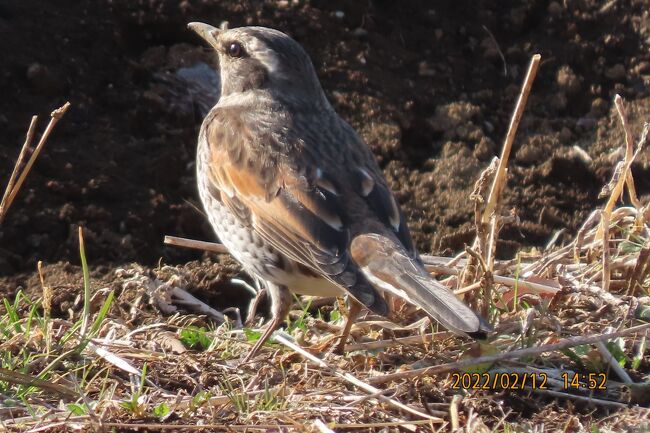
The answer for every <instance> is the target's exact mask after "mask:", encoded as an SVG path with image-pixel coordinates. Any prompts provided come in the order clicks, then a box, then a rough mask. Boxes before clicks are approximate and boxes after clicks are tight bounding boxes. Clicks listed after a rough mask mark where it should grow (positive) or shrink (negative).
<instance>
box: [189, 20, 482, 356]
mask: <svg viewBox="0 0 650 433" xmlns="http://www.w3.org/2000/svg"><path fill="white" fill-rule="evenodd" d="M188 27H189V28H190V29H191V30H193V31H194V32H196V33H197V34H198V35H199V36H200V37H201V38H202V39H203V40H204V41H205V42H207V44H208V45H209V46H210V48H211V49H212V50H214V51H215V52H216V54H217V56H218V63H219V75H220V78H221V93H220V98H219V100H218V102H217V104H216V105H215V106H214V107H213V108H212V109H211V110H210V111H209V112H208V114H207V115H206V116H205V118H204V120H203V122H202V125H201V128H200V131H199V138H198V145H197V157H196V174H197V184H198V191H199V196H200V199H201V201H202V203H203V206H204V209H205V213H206V215H207V217H208V219H209V222H210V224H211V226H212V228H213V229H214V231H215V233H216V235H217V236H218V238H219V240H220V241H221V242H222V243H223V244H224V245H225V246H226V248H227V249H228V251H229V253H230V254H231V255H232V256H233V257H234V258H235V259H236V260H237V261H238V262H239V263H240V264H241V266H242V268H243V270H244V271H245V272H247V273H248V274H249V275H251V276H252V277H253V278H255V279H257V280H258V281H261V282H263V283H264V285H265V286H266V289H267V291H268V294H269V295H270V299H271V319H270V321H269V323H268V325H267V327H266V329H265V331H264V333H263V334H262V336H261V337H260V338H259V339H258V340H257V342H256V344H255V345H254V346H253V348H252V349H251V350H250V352H249V353H248V355H247V356H246V357H245V358H244V362H246V361H248V360H250V359H252V357H253V356H254V355H255V354H257V352H258V351H259V349H260V347H262V345H263V344H264V343H265V342H266V341H267V340H268V338H269V337H270V336H271V335H272V333H273V331H275V330H276V329H277V328H278V327H280V326H281V324H282V322H283V321H284V319H285V318H286V316H287V314H288V312H289V309H290V307H291V305H292V296H293V295H292V294H299V295H313V296H321V297H326V296H327V297H329V296H344V295H347V296H348V301H349V305H350V306H349V311H348V315H347V318H346V323H345V325H344V327H343V331H342V333H341V336H340V340H339V346H338V348H339V349H343V348H344V345H345V342H346V340H347V337H348V334H349V332H350V328H351V326H352V324H353V323H354V321H355V319H356V318H357V316H358V314H359V313H360V312H361V311H362V308H363V307H365V308H366V309H368V310H370V311H372V312H373V313H376V314H379V315H381V316H387V315H388V314H389V305H388V302H387V301H386V298H387V297H390V296H397V297H399V298H402V299H403V300H405V301H406V302H409V303H411V304H413V305H415V306H417V307H420V308H421V309H422V310H424V311H425V312H426V313H427V314H428V315H429V316H431V317H432V318H433V319H435V320H436V321H438V322H439V323H441V324H442V325H443V326H444V327H445V328H447V329H448V330H450V331H452V332H454V333H456V334H459V335H462V336H469V337H473V338H478V339H482V338H485V337H486V335H487V334H488V333H489V332H490V330H491V327H490V325H489V324H488V323H487V322H486V321H485V320H484V319H483V318H481V317H480V316H479V315H477V314H476V313H475V312H474V311H473V310H472V309H471V308H469V307H468V306H467V305H465V304H464V303H463V302H462V301H461V300H459V299H458V298H457V297H456V296H455V295H454V294H453V292H452V291H451V290H450V289H448V288H447V287H445V286H443V285H442V284H441V283H439V282H438V281H437V280H435V279H434V278H433V277H432V276H431V275H430V274H429V273H428V272H427V271H426V270H425V268H424V265H423V263H422V261H421V259H420V256H419V254H418V252H417V250H416V247H415V245H414V242H413V240H412V238H411V234H410V232H409V229H408V226H407V222H406V219H405V215H404V212H403V211H402V210H401V208H400V206H399V204H398V202H397V200H396V199H395V196H394V195H393V193H392V192H391V190H390V188H389V186H388V184H387V182H386V179H385V178H384V175H383V173H382V171H381V169H380V167H379V165H378V164H377V162H376V160H375V157H374V156H373V154H372V151H371V150H370V148H369V147H368V145H367V144H366V143H365V142H364V141H363V140H362V138H361V137H360V136H359V135H358V134H357V133H356V132H355V130H354V129H353V128H352V127H351V126H350V125H349V124H348V123H347V122H345V121H344V120H343V119H342V118H341V117H339V115H338V114H337V113H336V111H335V110H334V108H333V107H332V105H331V104H330V103H329V101H328V100H327V97H326V95H325V93H324V91H323V88H322V86H321V84H320V81H319V79H318V77H317V75H316V71H315V68H314V66H313V64H312V62H311V60H310V58H309V55H308V54H307V53H306V51H305V50H304V49H303V47H302V46H301V45H300V44H299V43H298V42H296V41H295V40H294V39H292V38H291V37H290V36H288V35H287V34H285V33H283V32H281V31H279V30H275V29H271V28H266V27H257V26H247V27H236V28H230V29H228V28H217V27H214V26H211V25H209V24H205V23H201V22H191V23H189V24H188ZM386 295H388V296H386Z"/></svg>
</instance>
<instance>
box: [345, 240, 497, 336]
mask: <svg viewBox="0 0 650 433" xmlns="http://www.w3.org/2000/svg"><path fill="white" fill-rule="evenodd" d="M351 254H352V259H353V260H354V262H355V263H356V264H357V265H358V266H359V268H360V269H361V272H362V273H363V274H364V276H365V277H366V278H367V279H368V281H369V282H370V283H371V284H372V285H373V286H375V287H376V288H377V289H379V290H384V291H387V292H389V293H391V294H393V295H396V296H398V297H400V298H402V299H404V300H405V301H407V302H409V303H411V304H414V305H416V306H418V307H420V308H422V309H423V310H424V311H426V312H427V313H428V314H429V315H430V316H431V317H433V318H434V319H436V320H437V321H438V322H440V323H441V324H442V325H443V326H444V327H445V328H447V329H448V330H450V331H452V332H454V333H457V334H461V335H469V336H470V337H474V338H484V337H485V335H486V333H487V332H489V331H491V330H492V328H491V327H490V325H489V324H488V323H487V322H486V321H485V320H483V319H482V318H481V317H480V316H478V315H477V314H476V313H474V311H472V309H471V308H469V307H468V306H467V305H465V304H464V303H463V302H462V301H461V300H459V299H458V298H456V296H455V295H454V294H453V292H452V291H451V290H449V289H448V288H447V287H445V286H443V285H442V284H440V283H439V282H438V281H436V280H435V279H433V278H432V277H431V276H430V275H429V273H428V272H427V271H426V270H425V269H424V266H423V265H422V264H421V263H420V262H419V261H418V260H417V259H413V258H411V257H409V256H408V254H407V253H406V251H405V250H404V248H402V247H401V246H399V245H398V244H396V242H395V241H393V240H391V239H389V238H388V237H386V236H382V235H379V234H375V233H369V234H362V235H359V236H357V237H356V238H354V239H353V240H352V244H351Z"/></svg>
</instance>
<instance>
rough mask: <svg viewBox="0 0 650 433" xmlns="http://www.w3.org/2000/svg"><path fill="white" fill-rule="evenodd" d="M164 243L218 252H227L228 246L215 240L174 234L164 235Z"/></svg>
mask: <svg viewBox="0 0 650 433" xmlns="http://www.w3.org/2000/svg"><path fill="white" fill-rule="evenodd" d="M164 243H165V245H173V246H175V247H184V248H193V249H195V250H203V251H210V252H213V253H218V254H228V248H226V246H225V245H223V244H218V243H216V242H204V241H197V240H194V239H187V238H179V237H176V236H165V240H164Z"/></svg>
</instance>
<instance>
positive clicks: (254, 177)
mask: <svg viewBox="0 0 650 433" xmlns="http://www.w3.org/2000/svg"><path fill="white" fill-rule="evenodd" d="M233 122H237V118H236V117H235V118H233V117H230V118H222V119H215V120H214V121H212V122H209V123H208V124H207V126H206V128H207V129H206V131H205V139H207V141H208V146H209V149H210V151H209V155H210V156H209V158H210V159H209V171H208V175H209V180H210V186H211V189H212V192H211V193H212V194H213V195H214V196H215V197H216V198H218V199H219V200H220V201H221V203H223V204H224V205H225V206H227V207H228V208H229V209H230V210H231V211H232V212H233V213H234V214H235V215H236V216H237V217H238V218H239V219H240V220H241V221H242V222H243V223H244V224H247V225H248V226H249V227H250V228H251V229H253V230H255V231H256V232H257V233H258V234H259V235H260V236H261V237H262V238H264V239H265V240H266V241H267V242H269V244H271V245H272V246H273V247H274V248H275V249H277V250H278V251H280V252H281V253H282V254H283V255H285V256H287V257H289V258H291V259H292V260H294V261H296V262H298V263H301V264H302V265H305V266H307V267H308V268H309V269H311V270H313V271H315V272H317V273H318V274H320V275H322V276H323V277H325V278H327V279H330V280H331V281H333V282H335V283H336V284H338V285H339V286H341V287H342V288H344V289H346V290H347V291H348V292H349V293H350V294H351V295H352V296H353V297H354V298H355V299H357V300H358V301H359V302H361V303H362V304H364V305H366V306H367V307H368V308H370V309H371V310H373V311H375V312H377V313H379V314H383V315H386V314H387V312H388V307H387V305H386V303H385V300H384V299H383V297H382V296H381V295H380V294H379V293H378V292H377V291H376V290H375V289H374V288H373V286H372V285H371V284H369V283H368V282H367V280H366V279H365V277H364V276H363V275H362V274H361V272H360V271H359V269H358V267H357V266H356V265H355V264H354V263H353V262H352V261H351V260H350V256H349V251H348V248H349V243H350V230H349V225H348V222H349V221H348V216H347V214H346V211H345V209H344V208H343V202H342V197H341V195H340V194H339V192H340V191H339V190H338V189H337V187H336V186H335V184H336V183H337V182H336V180H334V179H331V178H330V177H329V176H328V175H327V174H325V172H324V171H322V170H320V169H319V168H318V167H316V166H310V163H308V162H306V163H305V164H301V165H303V166H302V167H300V168H296V167H292V166H291V164H290V163H287V161H286V158H284V157H280V156H277V155H275V154H274V153H273V152H271V151H266V150H268V149H271V148H272V143H268V146H267V148H266V149H265V151H263V152H261V151H260V148H255V147H254V146H253V143H251V140H259V139H260V136H259V135H256V134H251V131H250V130H249V129H248V128H247V126H246V125H245V124H243V123H236V124H233ZM234 131H237V132H236V133H235V132H234ZM263 139H267V140H273V137H271V136H267V137H265V138H263ZM308 159H309V158H308Z"/></svg>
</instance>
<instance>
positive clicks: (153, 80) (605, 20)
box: [0, 0, 650, 314]
mask: <svg viewBox="0 0 650 433" xmlns="http://www.w3.org/2000/svg"><path fill="white" fill-rule="evenodd" d="M223 20H227V21H229V22H230V25H231V26H240V25H262V26H269V27H274V28H277V29H280V30H282V31H284V32H287V33H289V34H290V35H291V36H293V37H294V38H295V39H296V40H298V41H299V42H300V43H301V44H303V46H304V47H305V48H306V50H307V52H308V53H309V54H310V56H311V58H312V60H313V62H314V64H315V66H316V70H317V72H318V75H319V78H320V79H321V82H322V84H323V87H324V89H325V92H326V94H327V96H328V97H329V99H330V101H331V102H332V104H333V106H334V107H335V109H336V110H337V111H338V112H339V113H340V114H341V116H342V117H343V118H345V119H346V120H347V121H349V122H350V123H351V124H352V126H353V127H355V128H356V129H357V130H358V131H359V132H360V133H361V135H362V136H363V138H364V139H365V140H366V141H367V143H368V144H369V145H370V146H371V147H372V149H373V151H374V152H375V155H376V156H377V158H378V160H379V161H380V164H381V166H382V167H383V169H384V172H385V174H386V176H387V178H388V180H389V183H390V185H391V186H392V188H393V190H394V191H395V192H396V194H397V198H398V199H399V201H400V203H401V204H402V205H403V207H404V209H405V212H406V214H407V215H408V218H409V221H410V227H411V230H412V232H413V234H414V237H415V239H416V242H417V245H418V247H419V249H420V251H421V252H424V253H436V254H447V255H449V254H452V253H454V252H457V251H459V250H460V249H462V247H463V245H464V244H465V243H468V242H470V241H471V239H473V237H474V233H473V222H472V219H473V203H472V202H471V201H470V200H469V196H470V193H471V191H472V188H473V185H474V182H475V180H476V179H477V178H478V175H479V173H480V172H481V170H482V169H484V168H485V167H486V166H487V165H488V164H489V162H490V160H491V159H492V158H493V157H494V156H496V155H497V152H498V151H499V149H500V147H501V143H502V141H503V138H504V136H505V132H506V129H507V127H508V123H509V120H510V113H511V111H512V109H513V107H514V104H515V101H516V98H517V94H518V91H519V87H520V84H521V82H522V80H523V76H524V74H525V71H526V68H527V65H528V62H529V59H530V57H531V56H532V54H534V53H540V54H541V55H542V64H541V67H540V70H539V72H538V76H537V79H536V81H535V83H534V86H533V91H532V94H531V97H530V99H529V102H528V105H527V108H526V112H525V115H524V119H523V122H522V123H521V126H520V129H519V133H518V136H517V139H516V142H515V146H514V149H513V158H512V161H511V164H510V169H509V170H510V175H509V180H508V189H507V191H506V193H505V197H506V208H507V209H513V211H514V212H515V213H516V214H517V215H518V217H519V221H520V222H519V223H517V224H513V225H509V226H507V227H506V228H505V229H504V231H503V233H502V236H501V237H502V240H501V242H500V244H499V247H498V254H499V255H500V256H501V257H512V255H513V254H514V252H515V251H517V250H518V249H520V248H522V247H529V246H543V245H544V244H545V243H546V242H547V241H549V239H550V238H551V237H552V236H553V234H554V233H555V232H556V231H558V230H561V229H566V231H565V232H564V234H562V235H560V238H559V242H562V241H565V240H567V239H569V238H570V237H571V233H575V230H576V229H577V228H578V227H579V225H580V224H581V223H582V221H583V220H584V219H585V217H586V216H587V215H588V213H589V212H590V211H591V210H592V209H594V207H595V206H596V204H597V203H598V193H599V192H600V189H601V187H602V185H603V184H605V183H606V182H607V180H608V179H609V177H610V176H611V171H612V169H613V165H614V163H615V161H616V160H617V159H618V158H619V157H620V154H619V153H618V149H619V147H620V145H621V143H622V140H623V137H622V133H621V131H620V128H619V126H618V123H617V122H618V120H617V118H616V116H615V115H614V110H613V97H614V95H615V94H616V93H619V94H621V95H622V96H623V97H624V98H625V100H626V101H628V102H629V103H630V104H629V106H630V113H629V114H630V121H631V125H632V128H633V130H634V132H635V133H637V134H638V133H639V132H640V130H641V126H642V124H643V122H644V121H649V120H650V8H648V1H647V0H619V1H616V0H614V1H609V2H603V1H595V0H564V1H563V2H562V1H559V2H556V1H547V0H544V1H541V0H530V1H503V0H498V1H497V0H494V1H481V2H476V1H472V0H454V1H448V0H443V1H437V2H427V1H407V2H391V1H388V0H374V1H365V2H352V1H350V2H346V1H309V0H307V1H293V0H279V1H264V2H254V1H242V2H239V1H238V2H227V1H223V2H205V1H198V0H197V1H194V0H192V1H188V0H185V1H180V0H137V1H134V0H80V1H76V0H74V1H73V0H55V1H51V0H28V1H25V0H5V1H3V2H0V53H2V55H1V58H0V65H1V66H0V94H1V95H2V97H1V98H0V140H1V143H2V145H1V146H0V182H1V183H2V184H3V185H4V182H5V181H6V179H8V177H9V174H10V171H11V168H12V167H13V163H14V160H15V158H16V156H17V154H18V151H19V148H20V145H21V144H22V142H23V140H24V134H25V131H26V129H27V126H28V124H29V120H30V117H31V115H32V114H35V113H37V114H39V115H41V122H40V128H41V129H42V128H43V127H44V125H45V123H46V120H45V119H47V118H48V117H49V112H50V111H51V110H52V109H54V108H56V107H58V106H60V105H62V104H63V103H64V102H65V101H70V102H71V104H72V107H71V109H70V111H69V112H68V114H67V115H66V116H65V117H64V119H63V120H62V121H61V123H60V124H59V125H58V126H57V129H56V131H55V132H54V134H53V135H52V137H51V139H50V140H49V142H48V144H47V147H46V148H45V150H44V152H43V154H42V155H41V156H40V158H39V160H38V162H37V164H36V165H35V167H34V170H33V171H32V173H31V174H30V176H29V178H28V180H27V182H26V184H25V186H24V187H23V189H22V190H21V192H20V195H19V197H18V199H17V201H16V202H15V204H14V206H13V207H12V209H11V210H10V212H9V214H8V217H7V219H6V221H5V222H4V224H3V225H2V226H1V227H0V294H2V295H8V296H11V295H12V294H14V293H15V292H16V291H17V290H18V289H20V288H23V289H27V290H28V291H34V292H36V293H38V292H39V291H40V290H41V289H40V282H39V280H38V278H37V274H36V263H37V261H39V260H42V261H44V262H45V263H46V268H45V269H46V275H47V277H48V281H49V284H51V285H52V286H54V287H67V288H70V289H71V290H70V291H69V292H68V291H61V292H60V293H61V298H60V299H55V306H56V307H58V309H57V311H59V314H64V312H65V311H66V310H67V309H68V308H69V307H70V306H71V305H72V304H71V302H73V301H74V297H75V296H76V295H75V293H76V291H77V290H78V289H79V288H80V287H81V277H80V272H79V267H78V264H79V258H78V256H79V251H78V242H77V227H78V226H79V225H83V226H84V228H85V231H86V245H87V252H88V259H89V262H90V264H91V268H92V269H93V274H92V277H93V286H94V287H95V286H96V287H104V286H109V287H110V286H115V288H118V286H119V284H117V283H116V282H115V280H116V278H117V277H116V276H115V270H116V269H117V268H120V267H124V266H127V265H128V264H129V263H132V262H136V263H139V264H141V265H143V266H145V267H154V266H156V265H157V264H158V263H164V264H170V265H182V264H185V263H188V262H192V263H190V264H189V265H188V266H189V268H190V269H191V270H192V272H193V273H192V275H194V276H195V278H193V279H192V281H190V286H191V287H190V289H191V290H192V291H194V292H196V293H198V294H199V295H200V296H201V297H203V298H204V299H208V300H210V301H212V302H213V303H215V304H217V305H221V306H224V305H230V304H232V303H233V302H234V301H233V300H231V299H228V297H227V288H228V284H229V282H228V281H229V278H230V277H232V276H234V275H237V274H238V268H237V266H236V264H234V262H232V260H231V259H229V258H228V257H219V258H218V257H216V256H211V255H208V254H201V253H198V252H193V251H189V250H184V249H178V248H169V247H164V246H163V242H162V239H163V236H164V235H166V234H168V235H176V236H184V237H190V238H196V239H203V240H215V237H214V235H213V233H212V231H211V229H210V227H209V226H208V224H207V222H206V220H205V218H204V217H203V215H202V213H201V211H199V210H198V209H199V208H200V206H199V205H198V196H197V190H196V185H195V176H194V156H195V143H196V137H197V132H198V127H199V125H200V122H201V115H200V112H199V110H198V108H197V107H196V106H194V105H195V104H193V103H192V101H191V100H190V102H189V103H187V102H186V100H183V98H187V92H185V91H184V90H183V89H180V91H179V90H178V89H176V90H175V91H173V90H171V89H170V88H169V86H168V85H167V84H165V80H164V79H161V77H165V76H169V75H172V74H174V73H175V72H176V71H177V70H178V69H179V68H182V67H189V66H192V65H194V64H196V63H197V62H206V63H208V64H214V58H213V55H212V54H211V53H210V52H209V50H208V49H207V48H205V47H204V46H203V45H202V43H201V41H200V40H198V38H197V37H196V36H195V35H194V34H192V33H191V32H190V31H188V30H187V29H186V23H187V22H190V21H204V22H208V23H213V24H219V23H220V22H221V21H223ZM184 101H185V102H184ZM649 164H650V151H648V150H646V151H644V152H643V153H642V154H641V155H640V157H639V158H637V163H636V164H635V165H634V167H633V171H634V175H635V179H636V182H637V189H638V193H639V195H640V197H641V199H642V201H643V202H644V203H645V202H647V201H648V199H649V198H650V165H649ZM197 261H198V262H197Z"/></svg>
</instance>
